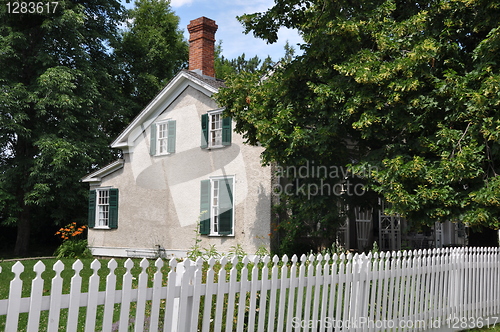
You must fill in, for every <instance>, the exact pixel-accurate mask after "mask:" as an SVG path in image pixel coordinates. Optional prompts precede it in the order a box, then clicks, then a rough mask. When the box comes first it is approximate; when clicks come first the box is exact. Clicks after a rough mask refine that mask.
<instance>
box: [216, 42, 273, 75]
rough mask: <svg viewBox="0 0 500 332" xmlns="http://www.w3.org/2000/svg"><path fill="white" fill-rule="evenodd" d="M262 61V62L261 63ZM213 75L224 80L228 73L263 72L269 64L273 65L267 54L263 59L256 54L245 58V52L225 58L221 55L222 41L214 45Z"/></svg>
mask: <svg viewBox="0 0 500 332" xmlns="http://www.w3.org/2000/svg"><path fill="white" fill-rule="evenodd" d="M261 63H262V64H261ZM214 64H215V76H216V77H217V78H220V79H222V80H226V79H227V78H228V77H229V76H230V75H235V74H239V73H241V72H250V73H255V72H259V73H261V74H262V73H264V72H265V71H266V70H268V68H269V67H270V66H272V65H273V60H272V59H271V57H270V56H269V55H268V56H267V57H266V58H265V59H264V61H262V60H261V59H259V57H258V56H254V57H253V58H250V59H248V60H247V59H246V56H245V53H243V54H242V55H240V56H238V57H237V58H236V59H231V60H229V59H226V58H225V57H224V56H223V55H222V41H219V43H218V44H217V45H216V47H215V63H214Z"/></svg>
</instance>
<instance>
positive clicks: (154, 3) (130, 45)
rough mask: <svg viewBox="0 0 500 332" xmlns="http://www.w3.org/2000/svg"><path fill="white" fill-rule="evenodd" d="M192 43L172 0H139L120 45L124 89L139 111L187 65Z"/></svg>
mask: <svg viewBox="0 0 500 332" xmlns="http://www.w3.org/2000/svg"><path fill="white" fill-rule="evenodd" d="M188 53H189V49H188V44H187V42H186V41H185V40H184V37H183V33H182V30H180V29H179V17H178V16H177V15H175V13H174V12H173V11H172V10H171V7H170V1H169V0H136V1H135V7H134V8H133V9H131V10H129V11H128V25H127V29H126V30H125V31H124V32H123V33H122V38H121V40H120V41H119V43H118V44H117V45H116V55H117V57H118V58H119V61H120V62H121V63H122V65H123V73H124V74H123V77H122V84H123V86H124V93H125V94H126V95H127V96H131V102H132V103H133V110H134V111H133V113H134V115H135V114H137V112H138V111H140V110H141V109H142V108H144V107H145V105H147V104H148V103H149V102H150V101H151V99H153V98H154V96H155V95H156V94H157V93H158V92H159V91H160V90H161V89H162V88H163V87H164V86H165V85H166V83H167V82H168V80H170V79H171V78H172V77H173V76H174V75H175V74H177V72H178V71H179V70H180V69H182V68H184V67H186V65H187V60H188Z"/></svg>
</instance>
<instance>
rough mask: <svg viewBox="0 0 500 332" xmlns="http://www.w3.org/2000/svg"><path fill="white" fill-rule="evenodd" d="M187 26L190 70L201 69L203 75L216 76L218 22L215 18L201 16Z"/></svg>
mask: <svg viewBox="0 0 500 332" xmlns="http://www.w3.org/2000/svg"><path fill="white" fill-rule="evenodd" d="M187 28H188V31H189V70H193V71H198V70H199V71H201V74H203V75H206V76H211V77H215V68H214V51H215V31H217V24H215V21H214V20H211V19H209V18H206V17H200V18H197V19H196V20H192V21H191V22H190V23H189V25H188V26H187Z"/></svg>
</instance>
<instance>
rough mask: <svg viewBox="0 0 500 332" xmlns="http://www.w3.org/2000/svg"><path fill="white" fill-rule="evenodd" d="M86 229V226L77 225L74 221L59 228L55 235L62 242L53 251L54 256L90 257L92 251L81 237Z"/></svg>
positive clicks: (58, 257) (59, 257)
mask: <svg viewBox="0 0 500 332" xmlns="http://www.w3.org/2000/svg"><path fill="white" fill-rule="evenodd" d="M86 229H87V226H80V227H77V225H76V222H72V223H71V224H68V225H66V226H64V227H62V228H60V229H59V230H58V231H57V232H56V233H55V235H57V236H59V237H60V238H61V239H62V241H63V242H62V243H61V245H60V246H59V247H58V248H57V249H56V251H55V252H54V255H55V256H56V258H57V259H61V258H91V257H92V253H91V252H90V250H89V248H88V247H87V240H86V239H83V238H82V237H81V236H82V234H84V232H85V230H86Z"/></svg>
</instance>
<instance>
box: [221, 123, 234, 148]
mask: <svg viewBox="0 0 500 332" xmlns="http://www.w3.org/2000/svg"><path fill="white" fill-rule="evenodd" d="M231 134H232V130H231V118H229V117H227V118H223V119H222V145H231Z"/></svg>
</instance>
